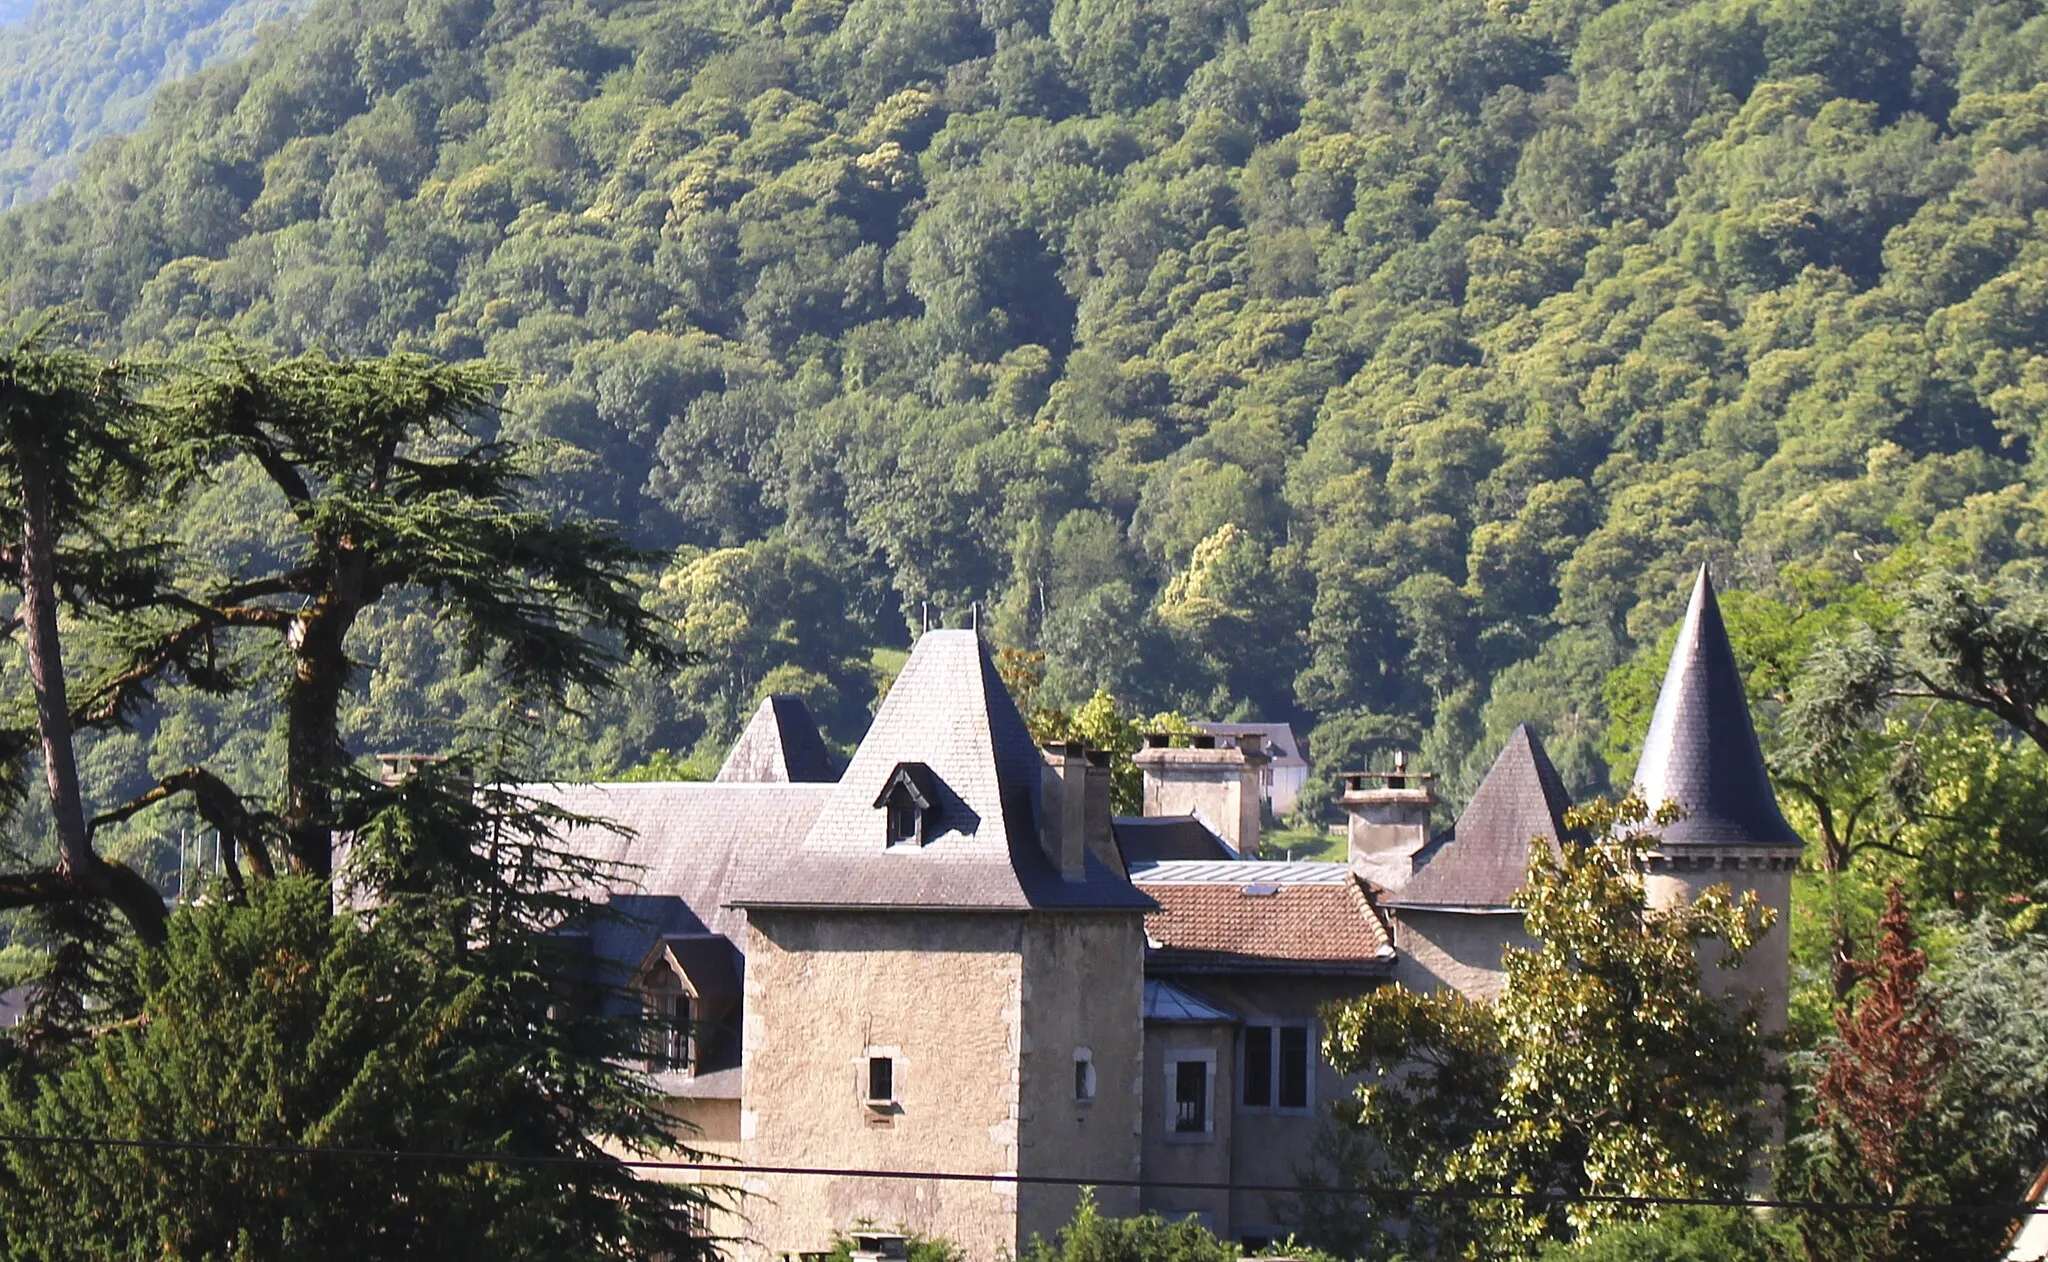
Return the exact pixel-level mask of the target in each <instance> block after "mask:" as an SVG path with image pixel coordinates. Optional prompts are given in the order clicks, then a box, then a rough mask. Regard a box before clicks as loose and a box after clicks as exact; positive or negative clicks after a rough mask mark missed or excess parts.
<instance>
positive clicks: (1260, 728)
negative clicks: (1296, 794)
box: [1195, 723, 1308, 767]
mask: <svg viewBox="0 0 2048 1262" xmlns="http://www.w3.org/2000/svg"><path fill="white" fill-rule="evenodd" d="M1195 727H1196V729H1197V730H1199V731H1203V732H1207V733H1209V734H1210V735H1211V736H1225V735H1234V734H1236V733H1238V732H1257V733H1258V734H1259V735H1260V736H1262V737H1264V738H1265V741H1266V757H1268V758H1271V759H1272V760H1273V765H1274V766H1275V767H1306V766H1308V759H1307V758H1306V757H1305V756H1304V755H1303V752H1302V748H1301V742H1300V741H1299V740H1297V739H1296V738H1295V735H1294V728H1293V726H1292V725H1290V724H1286V723H1197V724H1195Z"/></svg>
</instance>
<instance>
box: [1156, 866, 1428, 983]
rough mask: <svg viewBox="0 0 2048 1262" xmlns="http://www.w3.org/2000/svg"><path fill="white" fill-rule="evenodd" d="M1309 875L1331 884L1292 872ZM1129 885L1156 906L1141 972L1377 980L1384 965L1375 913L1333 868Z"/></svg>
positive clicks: (1387, 956)
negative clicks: (1354, 976) (1348, 975)
mask: <svg viewBox="0 0 2048 1262" xmlns="http://www.w3.org/2000/svg"><path fill="white" fill-rule="evenodd" d="M1176 868H1185V869H1202V868H1206V869H1234V870H1233V871H1230V872H1227V873H1226V872H1220V871H1219V872H1213V873H1211V874H1210V876H1211V877H1212V879H1195V878H1196V875H1197V874H1196V873H1194V872H1184V871H1175V870H1174V869H1176ZM1311 868H1313V869H1330V870H1332V872H1333V873H1334V877H1335V879H1332V878H1331V876H1330V875H1326V874H1325V873H1324V872H1322V871H1316V872H1313V873H1309V872H1304V871H1300V869H1311ZM1162 869H1164V871H1162ZM1131 879H1132V880H1133V881H1134V882H1136V883H1137V885H1138V887H1139V888H1140V889H1142V890H1144V891H1145V893H1147V894H1149V895H1151V896H1152V898H1153V899H1154V901H1156V902H1157V903H1158V904H1159V910H1157V911H1155V912H1153V913H1152V914H1151V915H1148V916H1146V917H1145V934H1146V937H1147V938H1148V939H1149V940H1150V943H1149V945H1150V946H1151V950H1150V952H1149V954H1148V957H1147V959H1146V968H1147V969H1148V970H1158V971H1160V972H1167V973H1180V972H1188V973H1301V972H1308V973H1381V972H1384V971H1385V970H1386V969H1387V968H1388V967H1389V966H1390V965H1391V964H1392V962H1393V958H1394V948H1393V943H1392V942H1391V941H1390V940H1389V938H1388V936H1387V930H1386V926H1385V924H1383V923H1382V922H1381V920H1380V918H1379V913H1378V912H1377V911H1375V910H1374V909H1373V907H1372V905H1371V904H1370V903H1368V902H1367V901H1366V898H1365V892H1364V891H1363V890H1362V889H1361V888H1359V886H1358V884H1357V882H1356V881H1353V880H1352V879H1351V878H1350V875H1349V874H1348V873H1347V872H1346V871H1345V869H1344V868H1343V867H1342V866H1341V865H1339V864H1310V863H1300V864H1296V863H1216V864H1162V865H1159V866H1157V867H1154V868H1151V869H1149V870H1147V871H1145V872H1138V873H1133V874H1132V877H1131Z"/></svg>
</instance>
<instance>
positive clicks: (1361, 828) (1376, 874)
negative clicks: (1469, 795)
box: [1337, 750, 1437, 891]
mask: <svg viewBox="0 0 2048 1262" xmlns="http://www.w3.org/2000/svg"><path fill="white" fill-rule="evenodd" d="M1436 800H1437V799H1436V776H1435V775H1434V774H1432V773H1430V772H1427V771H1410V770H1409V769H1408V753H1407V751H1406V750H1401V751H1398V752H1396V753H1395V754H1394V769H1393V770H1392V771H1347V772H1345V773H1344V792H1343V794H1342V795H1341V796H1340V797H1338V799H1337V803H1338V805H1340V806H1342V807H1343V808H1344V811H1345V813H1346V814H1347V815H1349V816H1350V817H1351V826H1350V835H1349V839H1348V840H1349V843H1350V845H1349V849H1350V857H1351V873H1352V875H1353V876H1356V877H1358V878H1360V879H1362V880H1366V881H1370V882H1372V883H1373V884H1374V885H1376V886H1378V887H1379V888H1381V889H1384V890H1390V891H1391V890H1398V889H1400V888H1401V887H1402V886H1403V885H1406V884H1407V883H1408V878H1409V877H1410V876H1413V875H1414V873H1415V862H1414V860H1415V854H1416V852H1417V851H1419V850H1421V849H1422V848H1423V847H1424V846H1426V845H1428V844H1429V818H1430V813H1431V812H1432V811H1434V810H1435V809H1436Z"/></svg>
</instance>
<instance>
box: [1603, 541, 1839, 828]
mask: <svg viewBox="0 0 2048 1262" xmlns="http://www.w3.org/2000/svg"><path fill="white" fill-rule="evenodd" d="M1635 783H1636V784H1637V786H1638V787H1639V788H1641V790H1642V792H1643V796H1644V798H1645V799H1646V800H1647V801H1648V802H1649V803H1650V805H1651V807H1652V808H1653V809H1654V808H1655V807H1656V806H1657V805H1658V804H1660V803H1662V802H1664V801H1666V800H1670V801H1674V802H1677V803H1678V805H1679V806H1681V807H1683V808H1684V809H1685V812H1686V817H1685V818H1684V819H1681V820H1678V821H1676V822H1674V823H1672V824H1670V825H1669V826H1667V827H1665V828H1664V829H1663V830H1662V840H1663V842H1664V844H1667V845H1708V846H1729V845H1736V846H1745V845H1747V846H1797V845H1799V844H1800V840H1799V834H1797V833H1795V832H1793V831H1792V826H1791V825H1790V824H1788V823H1786V822H1785V817H1784V815H1783V814H1781V813H1780V812H1779V810H1778V798H1777V794H1776V793H1774V792H1773V791H1772V789H1771V778H1770V776H1769V774H1767V773H1766V772H1765V770H1764V755H1763V748H1762V746H1760V745H1759V744H1758V743H1757V738H1756V728H1755V726H1754V725H1753V724H1752V723H1751V722H1750V717H1749V701H1748V699H1747V698H1746V697H1745V696H1744V694H1743V691H1742V675H1741V672H1740V671H1738V670H1737V669H1736V665H1735V650H1734V648H1733V647H1732V646H1730V645H1729V643H1728V629H1727V628H1726V627H1725V626H1723V625H1722V622H1721V606H1720V603H1719V602H1718V601H1716V600H1715V599H1714V583H1713V580H1712V579H1710V578H1709V577H1708V576H1707V568H1706V567H1705V566H1701V567H1700V573H1699V578H1698V580H1697V581H1695V582H1694V584H1693V589H1692V602H1691V604H1690V605H1688V606H1687V608H1686V611H1685V622H1684V623H1683V624H1682V625H1681V626H1680V627H1679V630H1678V643H1677V644H1676V645H1675V646H1674V647H1673V648H1672V650H1671V665H1670V667H1669V668H1668V669H1667V670H1666V671H1665V673H1664V688H1663V691H1662V692H1660V693H1658V694H1657V709H1656V711H1655V712H1654V713H1653V714H1652V715H1651V717H1650V731H1649V735H1648V736H1646V737H1645V738H1644V740H1643V756H1642V760H1641V761H1640V762H1638V763H1637V764H1636V775H1635Z"/></svg>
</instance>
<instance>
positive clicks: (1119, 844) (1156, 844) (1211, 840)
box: [1109, 815, 1237, 868]
mask: <svg viewBox="0 0 2048 1262" xmlns="http://www.w3.org/2000/svg"><path fill="white" fill-rule="evenodd" d="M1109 827H1110V831H1111V833H1112V834H1113V835H1114V836H1115V837H1116V848H1117V851H1118V853H1120V854H1122V855H1123V857H1124V867H1126V868H1137V867H1144V866H1147V865H1149V864H1154V863H1159V862H1162V861H1165V860H1176V859H1222V860H1233V859H1236V858H1237V854H1236V852H1235V851H1233V850H1231V848H1230V845H1229V843H1228V842H1226V841H1224V840H1223V839H1222V838H1221V837H1218V836H1217V835H1216V834H1215V832H1214V831H1212V830H1211V829H1210V827H1209V826H1208V825H1207V824H1204V823H1203V822H1202V821H1201V820H1199V819H1197V818H1195V817H1194V816H1192V815H1119V816H1117V817H1116V818H1115V819H1113V820H1111V821H1110V822H1109Z"/></svg>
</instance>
